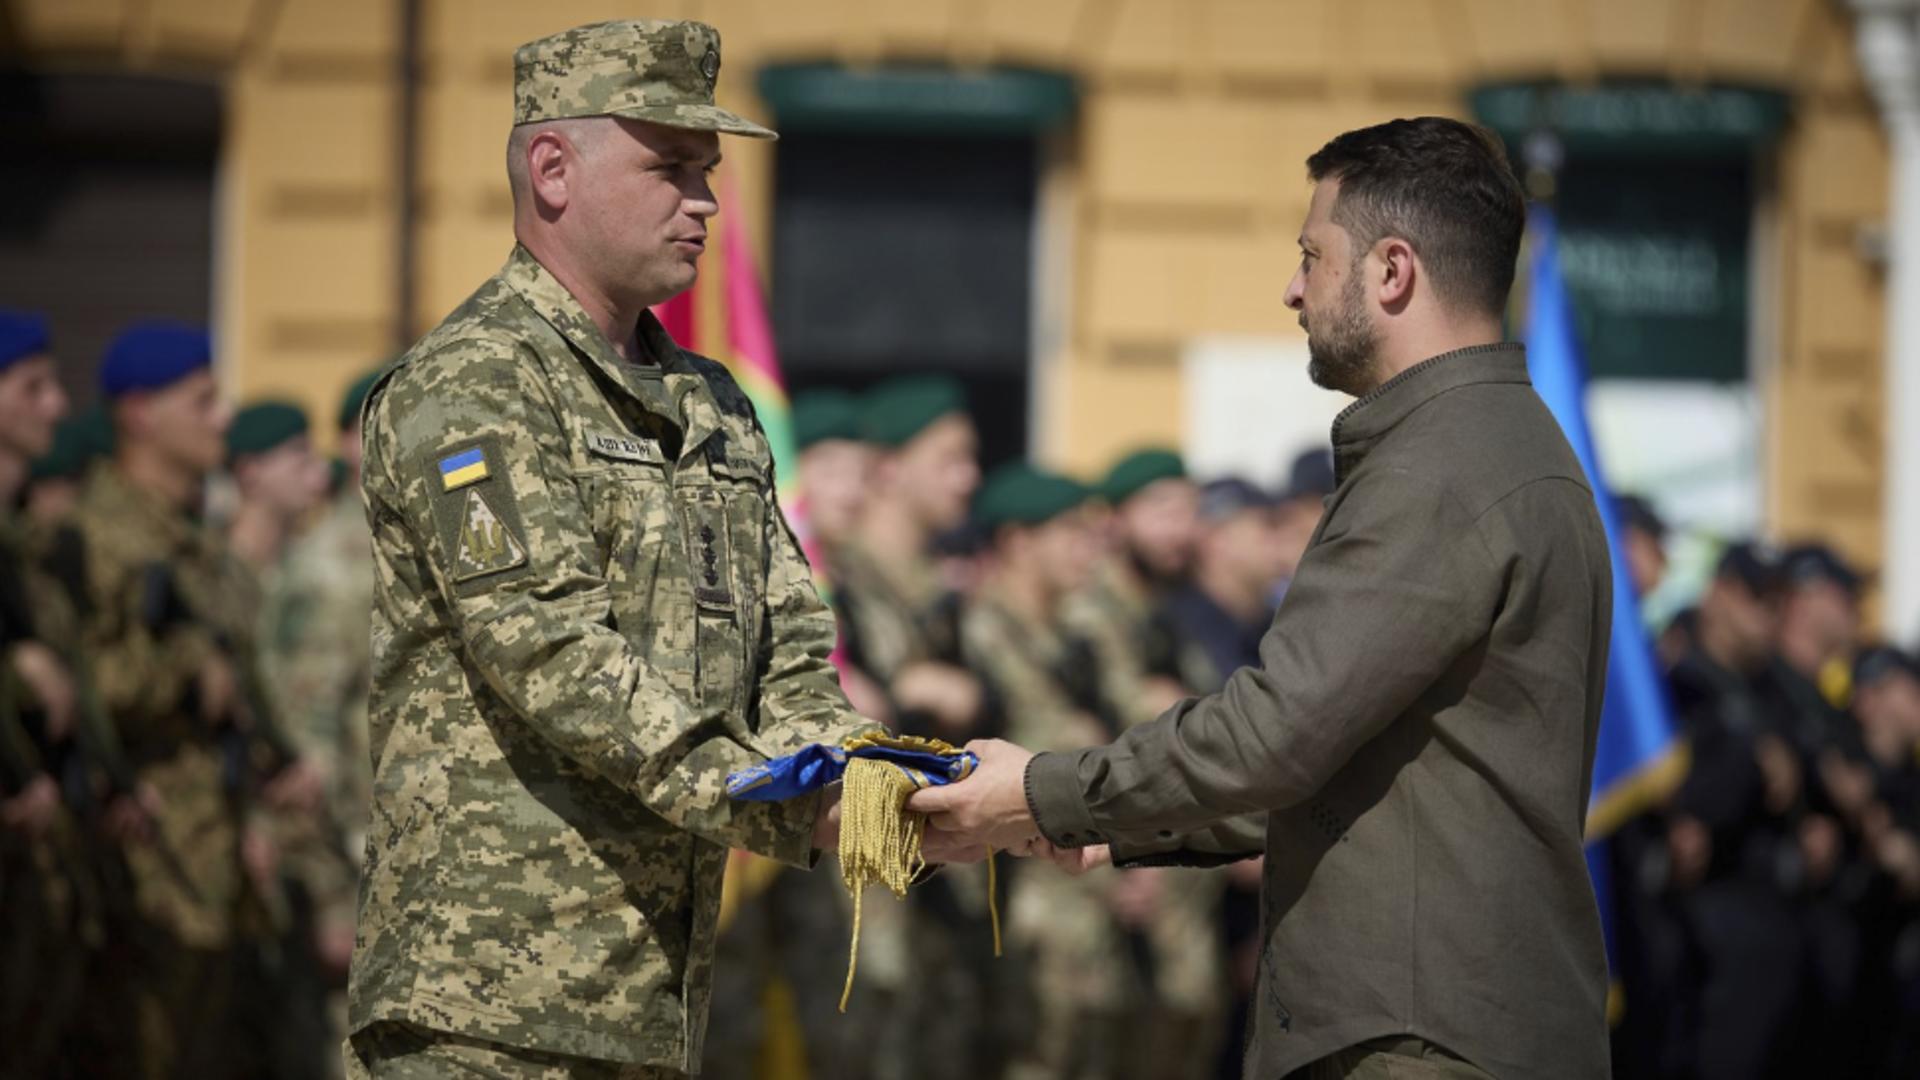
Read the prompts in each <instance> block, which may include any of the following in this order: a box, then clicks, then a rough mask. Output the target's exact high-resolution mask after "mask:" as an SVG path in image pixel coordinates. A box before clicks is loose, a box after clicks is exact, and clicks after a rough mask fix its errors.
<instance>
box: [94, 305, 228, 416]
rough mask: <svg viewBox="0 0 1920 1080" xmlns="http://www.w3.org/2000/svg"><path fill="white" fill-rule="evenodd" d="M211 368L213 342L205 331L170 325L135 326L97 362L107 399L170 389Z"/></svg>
mask: <svg viewBox="0 0 1920 1080" xmlns="http://www.w3.org/2000/svg"><path fill="white" fill-rule="evenodd" d="M212 365H213V341H212V339H211V338H209V337H208V336H207V332H206V331H205V330H200V329H196V328H194V327H191V326H184V325H182V324H180V323H171V322H144V323H135V324H134V325H132V326H129V327H127V328H126V329H125V330H122V331H121V332H120V336H119V337H117V338H114V339H113V344H111V345H109V346H107V356H106V359H104V360H102V361H101V362H100V392H101V393H103V394H105V395H106V396H108V397H110V398H117V397H119V396H120V395H122V394H130V393H133V392H135V391H138V390H158V389H160V388H161V387H164V386H171V385H172V384H174V383H176V382H179V381H180V380H181V379H184V378H186V377H187V376H189V375H191V374H193V373H194V372H196V371H199V370H201V369H202V368H206V367H211V366H212Z"/></svg>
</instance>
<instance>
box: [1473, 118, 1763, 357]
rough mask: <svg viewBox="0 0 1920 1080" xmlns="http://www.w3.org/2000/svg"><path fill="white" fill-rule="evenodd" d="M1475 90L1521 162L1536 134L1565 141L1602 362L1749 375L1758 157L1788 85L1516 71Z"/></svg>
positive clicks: (1587, 310) (1560, 197) (1569, 257)
mask: <svg viewBox="0 0 1920 1080" xmlns="http://www.w3.org/2000/svg"><path fill="white" fill-rule="evenodd" d="M1471 101H1472V107H1473V111H1474V113H1475V115H1476V116H1478V117H1479V119H1480V120H1481V122H1482V123H1485V124H1487V125H1488V126H1489V127H1492V128H1493V129H1494V130H1495V131H1498V132H1499V133H1500V135H1501V136H1502V137H1503V138H1504V139H1505V140H1506V141H1507V146H1508V151H1509V153H1511V154H1512V155H1513V158H1514V161H1515V164H1516V166H1518V167H1521V168H1525V167H1526V163H1527V161H1528V157H1529V147H1530V144H1534V141H1535V140H1539V139H1542V138H1546V139H1550V140H1551V141H1552V143H1553V144H1555V147H1556V149H1557V153H1558V156H1559V157H1560V158H1561V160H1560V162H1559V165H1558V168H1557V169H1556V170H1555V184H1554V207H1555V210H1556V211H1557V212H1558V215H1559V219H1560V231H1561V238H1560V246H1561V254H1560V257H1561V269H1562V271H1563V272H1564V273H1565V275H1566V279H1567V285H1568V288H1569V291H1570V292H1571V293H1572V296H1573V302H1574V307H1575V309H1576V313H1577V317H1578V321H1579V324H1580V333H1581V339H1582V345H1583V346H1584V349H1585V353H1586V359H1587V366H1588V369H1589V371H1590V373H1591V374H1592V375H1593V376H1594V377H1595V378H1653V379H1696V380H1712V381H1717V382H1737V381H1741V380H1744V379H1745V378H1746V376H1747V347H1748V321H1749V312H1750V304H1751V293H1752V290H1751V287H1750V269H1751V265H1752V257H1751V244H1752V238H1751V235H1750V234H1751V231H1752V230H1751V221H1752V215H1753V200H1754V192H1755V170H1756V168H1757V167H1758V165H1759V164H1760V163H1761V162H1762V160H1763V157H1762V155H1764V154H1765V153H1766V152H1768V151H1769V150H1770V148H1771V146H1772V144H1773V140H1774V139H1775V137H1776V136H1777V135H1778V134H1779V131H1780V129H1781V127H1782V126H1783V125H1784V124H1785V122H1786V118H1787V98H1786V96H1785V95H1783V94H1779V93H1775V92H1772V91H1758V90H1744V89H1733V88H1726V87H1712V88H1699V89H1683V88H1677V87H1671V86H1662V85H1644V84H1634V85H1615V86H1607V85H1603V86H1593V87H1568V86H1556V85H1540V84H1505V85H1498V86H1488V87H1482V88H1481V89H1479V90H1477V91H1475V92H1474V93H1473V95H1472V98H1471ZM1536 145H1537V144H1536ZM1533 156H1536V157H1537V156H1538V154H1537V153H1536V154H1534V155H1533Z"/></svg>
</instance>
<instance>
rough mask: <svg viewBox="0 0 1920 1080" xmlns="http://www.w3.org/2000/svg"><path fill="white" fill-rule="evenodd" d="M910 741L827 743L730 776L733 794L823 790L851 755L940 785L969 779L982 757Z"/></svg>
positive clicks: (758, 797) (772, 797) (765, 798)
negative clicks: (927, 746)
mask: <svg viewBox="0 0 1920 1080" xmlns="http://www.w3.org/2000/svg"><path fill="white" fill-rule="evenodd" d="M917 743H918V740H914V741H913V742H912V743H909V741H908V740H904V739H887V740H884V741H873V740H865V739H863V740H856V741H855V743H854V744H853V746H852V748H851V749H849V748H843V747H838V746H826V745H823V744H821V743H813V744H812V745H809V746H805V747H802V748H801V749H800V750H799V751H798V752H796V753H792V754H788V755H787V756H786V757H780V758H774V759H773V760H772V761H769V762H766V763H765V764H762V765H755V766H754V767H752V768H750V769H742V770H740V771H739V772H736V773H733V774H731V775H729V776H728V777H727V794H728V795H730V796H732V797H733V798H736V799H750V800H754V801H760V802H779V801H781V800H785V799H791V798H795V797H797V796H800V795H805V794H807V793H808V792H811V791H818V790H820V789H821V788H823V787H826V786H827V785H828V784H831V783H834V782H835V781H837V780H839V779H840V777H841V776H842V775H843V774H845V773H846V771H847V761H848V759H849V758H855V757H861V758H873V759H876V760H880V761H885V762H887V763H889V764H891V765H893V766H895V767H896V768H898V769H900V770H901V771H902V772H905V773H906V774H907V775H908V776H909V777H911V778H912V779H913V781H914V785H915V786H916V787H938V786H940V785H943V784H951V783H954V782H956V781H959V780H964V779H966V777H967V776H968V775H969V774H971V773H972V772H973V770H974V767H975V766H976V765H978V764H979V763H980V759H979V758H978V757H977V756H975V755H974V754H972V753H971V752H969V751H965V750H939V749H929V748H925V747H923V746H921V745H917Z"/></svg>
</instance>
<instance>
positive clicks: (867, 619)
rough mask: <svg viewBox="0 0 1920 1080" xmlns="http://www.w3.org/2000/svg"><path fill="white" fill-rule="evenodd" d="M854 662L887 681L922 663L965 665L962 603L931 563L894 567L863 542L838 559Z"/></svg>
mask: <svg viewBox="0 0 1920 1080" xmlns="http://www.w3.org/2000/svg"><path fill="white" fill-rule="evenodd" d="M834 571H835V574H836V575H837V576H836V577H835V578H834V593H835V597H836V599H837V600H838V602H839V604H840V608H841V612H842V614H843V615H844V617H845V620H846V633H847V643H848V655H849V659H851V660H852V661H853V663H854V664H855V665H856V666H858V667H859V668H860V669H861V670H863V671H865V672H867V673H868V674H870V675H873V676H874V677H875V678H878V679H880V680H882V681H888V680H891V679H892V678H893V677H894V676H895V675H897V674H899V672H900V669H901V668H904V667H906V666H907V665H908V664H911V663H915V662H918V661H927V660H934V661H939V662H941V663H948V664H951V663H957V662H958V661H959V658H960V657H959V653H960V643H959V641H958V626H957V619H956V618H955V614H956V612H957V608H958V605H957V602H956V600H955V598H954V596H953V595H952V593H950V592H949V591H948V590H947V588H946V586H945V585H944V584H943V583H942V582H941V580H940V575H939V572H938V570H937V568H936V567H935V566H934V564H933V561H932V560H931V559H921V560H918V561H915V562H912V563H908V564H906V565H904V566H896V565H890V564H888V563H887V562H885V561H883V560H882V559H881V558H880V557H879V556H877V555H875V554H873V553H872V552H870V551H868V550H867V549H866V548H865V547H864V546H862V545H861V544H859V543H858V542H852V543H848V544H846V545H844V546H842V547H841V548H840V550H839V551H838V552H837V553H836V558H835V561H834Z"/></svg>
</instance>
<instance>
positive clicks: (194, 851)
mask: <svg viewBox="0 0 1920 1080" xmlns="http://www.w3.org/2000/svg"><path fill="white" fill-rule="evenodd" d="M55 348H56V343H54V342H52V341H51V340H50V339H49V336H48V332H47V328H46V323H45V321H44V320H43V319H41V318H39V317H38V316H35V315H33V314H30V313H23V312H0V648H3V649H4V652H3V653H0V657H3V658H4V663H3V664H0V935H4V945H0V955H4V956H5V958H6V959H5V964H4V967H3V968H0V978H3V979H4V983H3V985H0V1027H3V1028H4V1030H5V1032H6V1044H5V1045H4V1046H0V1075H4V1076H9V1077H11V1076H20V1077H36V1078H40V1077H59V1076H64V1075H72V1076H149V1077H174V1076H194V1077H209V1076H215V1077H217V1076H228V1075H231V1076H268V1075H271V1076H277V1077H293V1078H299V1077H326V1076H331V1075H334V1074H336V1073H337V1072H338V1071H339V1052H338V1046H339V1039H340V1037H341V1035H340V1030H339V1027H340V1024H341V1023H342V1020H343V1018H344V986H345V974H346V969H347V964H348V961H349V957H350V955H351V951H352V942H353V917H354V903H355V891H356V888H357V874H358V870H357V867H358V863H359V860H360V857H361V844H362V836H363V826H362V824H361V822H362V821H363V819H364V817H365V814H366V809H365V808H366V800H367V794H366V793H367V787H368V773H369V771H370V765H369V763H368V761H367V749H366V717H365V707H366V680H367V652H368V644H367V611H368V609H369V605H370V603H371V593H372V581H371V568H370V559H369V555H368V549H367V541H366V530H365V525H364V517H363V515H362V513H361V510H360V507H359V499H358V492H357V486H358V485H357V482H356V481H355V479H354V477H353V476H352V473H353V471H354V467H355V463H354V461H353V458H354V457H355V455H354V454H353V453H352V451H353V450H354V449H357V446H358V439H357V437H356V435H355V431H356V429H357V425H358V418H357V410H358V397H359V396H360V395H362V394H364V391H365V380H363V381H362V382H361V383H358V384H356V386H355V387H354V390H353V391H351V392H350V393H349V395H348V400H347V401H345V402H343V404H342V408H341V413H340V424H341V428H342V438H341V445H342V447H343V449H344V450H345V451H346V452H347V461H346V462H345V463H343V464H340V465H336V466H335V467H334V468H333V469H332V470H331V472H330V470H329V467H328V464H327V463H326V462H325V461H323V460H321V459H320V458H318V457H317V456H316V455H315V453H314V451H313V449H312V446H311V441H310V438H309V432H308V430H307V420H306V418H305V416H304V415H303V414H302V413H301V412H300V411H299V410H298V409H297V408H295V407H293V406H291V405H287V404H284V403H260V404H257V405H254V406H250V407H248V408H246V409H243V410H240V411H239V412H238V413H237V414H236V413H234V412H232V411H231V410H230V409H228V408H227V407H226V406H225V405H224V404H223V403H222V400H221V396H220V392H219V388H218V386H217V385H216V383H215V381H214V378H213V374H212V370H211V359H212V352H211V346H210V341H209V338H208V336H207V334H206V333H205V332H204V331H202V330H199V329H196V328H192V327H187V326H182V325H176V324H168V323H151V324H141V325H138V326H134V327H131V328H129V329H127V330H126V331H125V332H123V333H122V334H121V335H119V336H118V337H117V338H116V339H115V340H114V342H113V343H112V345H111V346H110V347H109V348H108V350H107V352H106V354H105V356H104V358H103V360H102V362H101V364H100V368H99V390H100V394H101V398H102V405H101V406H100V407H99V408H98V409H95V410H89V411H88V412H85V413H82V414H79V415H76V416H72V417H67V418H66V419H64V420H63V419H62V416H63V414H64V413H65V412H66V411H67V409H66V397H65V394H64V393H63V391H62V389H61V385H60V382H59V380H58V378H57V373H56V370H55V365H54V361H53V355H54V350H55ZM329 491H332V492H334V493H336V494H335V497H334V498H333V499H332V500H331V501H330V502H329V500H328V493H329Z"/></svg>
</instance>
